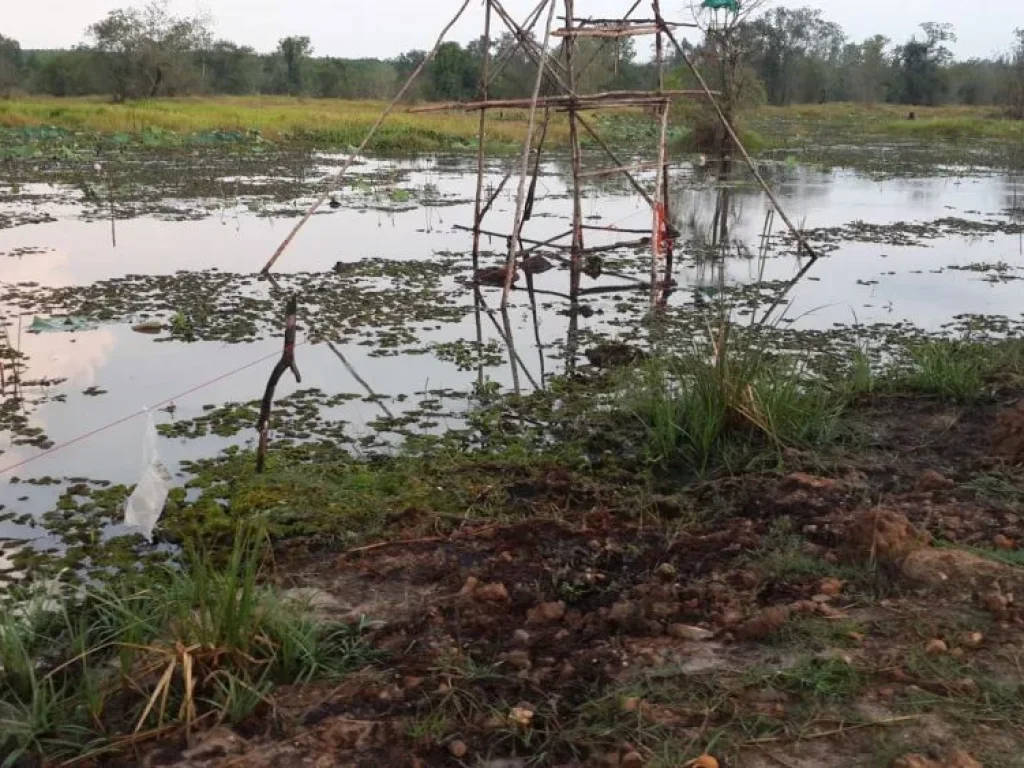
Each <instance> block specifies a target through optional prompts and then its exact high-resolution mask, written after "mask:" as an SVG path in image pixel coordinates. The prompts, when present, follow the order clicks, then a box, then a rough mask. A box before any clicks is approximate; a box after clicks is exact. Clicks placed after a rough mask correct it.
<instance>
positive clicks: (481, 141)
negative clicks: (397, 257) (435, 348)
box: [473, 0, 491, 384]
mask: <svg viewBox="0 0 1024 768" xmlns="http://www.w3.org/2000/svg"><path fill="white" fill-rule="evenodd" d="M490 64H491V0H487V2H486V11H485V16H484V60H483V64H482V67H481V72H480V98H482V99H483V100H484V101H486V100H487V95H488V90H487V84H488V74H489V72H488V70H489V69H490ZM486 139H487V113H486V112H481V113H480V128H479V130H478V132H477V151H476V204H475V206H474V213H473V274H474V275H475V274H476V272H477V270H478V269H480V223H481V222H482V221H483V199H484V160H485V159H486V155H487V152H486V149H485V146H486V144H487V141H486ZM474 315H475V320H476V353H477V356H478V359H479V360H480V366H479V368H478V371H477V374H478V378H479V382H480V384H483V378H484V369H483V344H484V328H483V321H482V319H481V317H480V305H479V303H477V304H476V312H474Z"/></svg>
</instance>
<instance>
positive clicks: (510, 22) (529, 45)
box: [491, 0, 565, 90]
mask: <svg viewBox="0 0 1024 768" xmlns="http://www.w3.org/2000/svg"><path fill="white" fill-rule="evenodd" d="M491 3H492V4H493V5H494V10H495V11H496V12H497V14H498V16H499V17H501V20H502V21H503V22H504V23H505V26H507V27H508V28H509V31H511V32H512V34H513V35H514V36H515V37H516V39H518V40H520V41H521V43H522V45H523V50H524V51H525V52H526V55H527V56H529V57H530V58H531V59H533V62H534V63H535V64H537V65H538V66H540V63H541V61H542V60H543V57H542V56H540V55H539V46H538V45H537V43H536V41H534V39H533V38H532V37H531V36H530V35H528V34H527V33H526V31H525V30H524V29H523V28H522V27H520V26H519V25H518V24H516V22H515V19H513V18H512V16H511V15H510V14H509V12H508V11H506V10H505V6H503V5H502V4H501V0H491ZM553 21H554V18H552V22H553ZM555 67H557V68H559V69H561V70H562V71H563V72H564V68H563V67H562V64H561V62H558V61H556V62H554V63H553V64H552V65H551V67H549V68H548V70H547V77H548V79H549V80H552V81H553V82H554V84H555V85H558V86H560V87H562V89H563V90H564V89H565V84H564V82H563V81H562V78H561V76H560V75H559V73H558V72H556V71H555V69H554V68H555Z"/></svg>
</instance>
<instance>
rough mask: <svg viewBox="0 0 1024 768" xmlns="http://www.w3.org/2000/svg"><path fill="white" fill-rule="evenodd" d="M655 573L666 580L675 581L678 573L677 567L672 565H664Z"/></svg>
mask: <svg viewBox="0 0 1024 768" xmlns="http://www.w3.org/2000/svg"><path fill="white" fill-rule="evenodd" d="M654 572H655V573H657V574H658V575H659V576H661V578H663V579H666V580H668V579H674V578H675V577H676V574H677V573H678V571H677V570H676V567H675V566H674V565H672V563H662V564H661V565H659V566H658V567H657V568H656V569H655V570H654Z"/></svg>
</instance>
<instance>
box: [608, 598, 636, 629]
mask: <svg viewBox="0 0 1024 768" xmlns="http://www.w3.org/2000/svg"><path fill="white" fill-rule="evenodd" d="M635 615H636V606H635V605H634V604H633V603H630V602H628V601H622V602H619V603H615V604H614V605H613V606H612V607H611V608H610V609H609V610H608V620H609V621H614V622H616V623H617V624H625V623H626V622H628V621H629V620H630V619H632V618H633V616H635Z"/></svg>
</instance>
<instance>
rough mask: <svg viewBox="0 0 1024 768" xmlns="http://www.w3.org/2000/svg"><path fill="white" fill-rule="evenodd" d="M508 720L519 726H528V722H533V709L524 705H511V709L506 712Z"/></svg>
mask: <svg viewBox="0 0 1024 768" xmlns="http://www.w3.org/2000/svg"><path fill="white" fill-rule="evenodd" d="M508 721H509V723H511V724H512V725H518V726H519V727H520V728H529V727H530V723H532V722H533V710H532V709H527V708H526V707H512V711H511V712H509V713H508Z"/></svg>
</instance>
